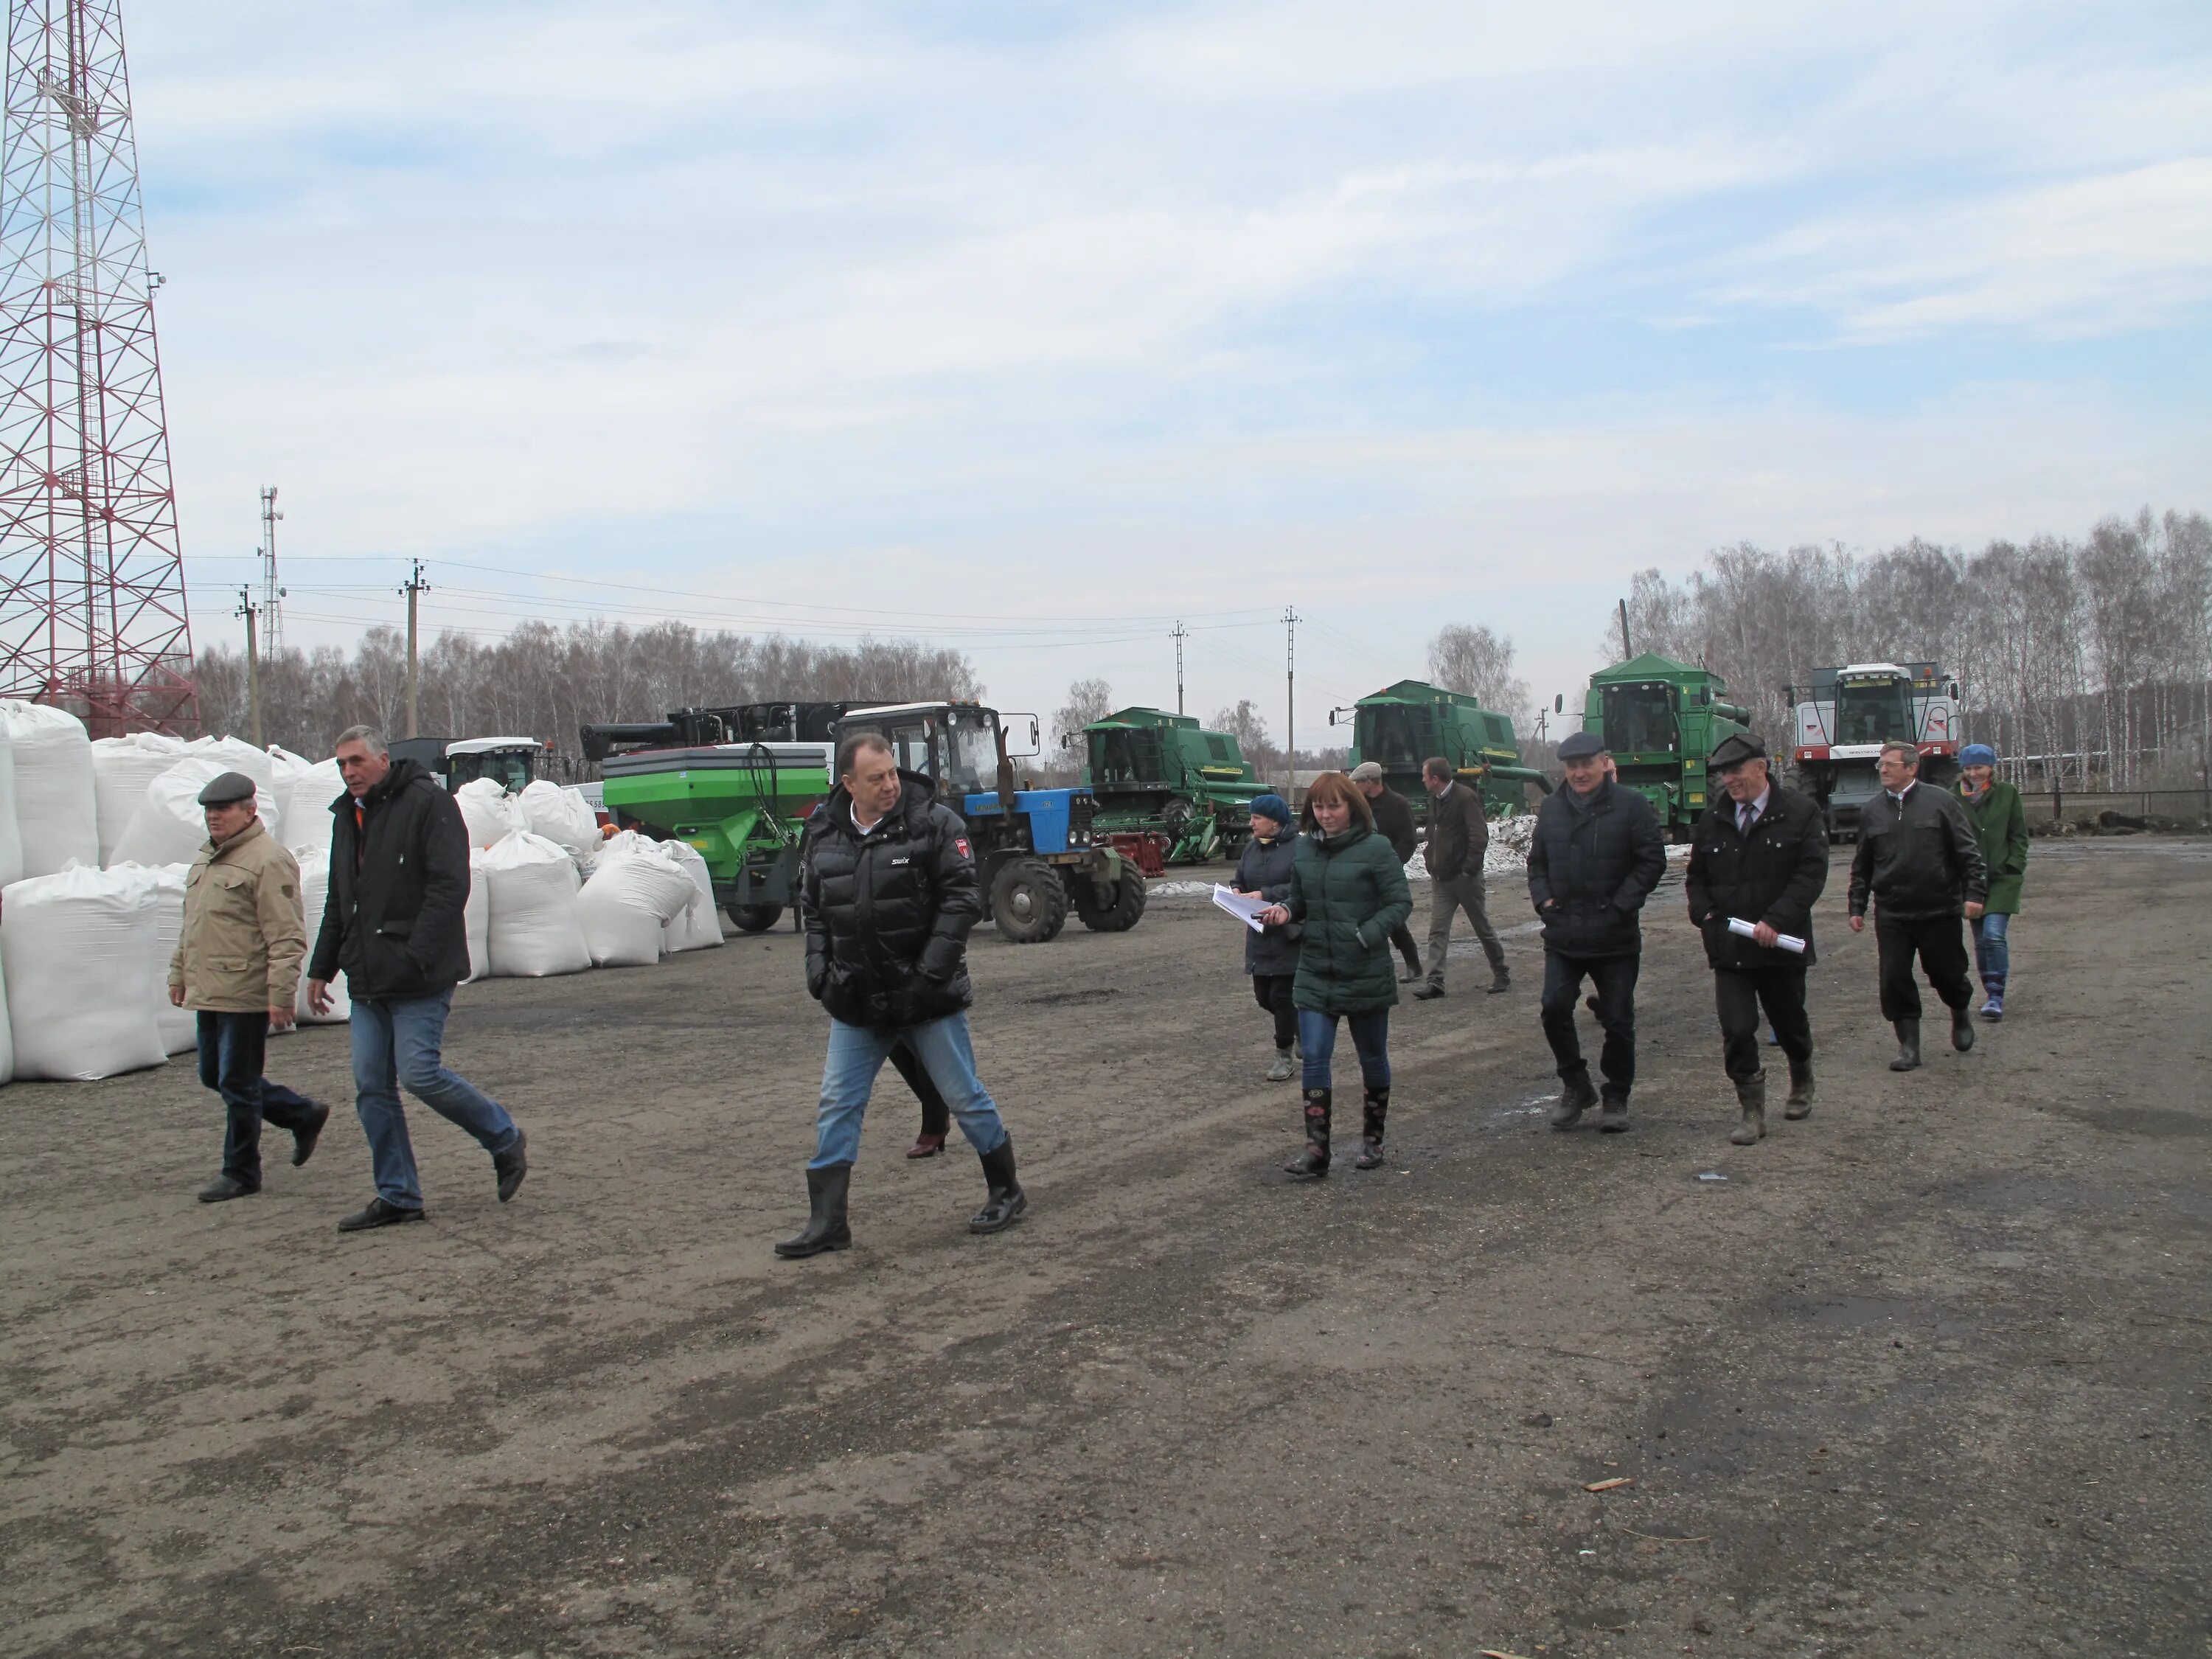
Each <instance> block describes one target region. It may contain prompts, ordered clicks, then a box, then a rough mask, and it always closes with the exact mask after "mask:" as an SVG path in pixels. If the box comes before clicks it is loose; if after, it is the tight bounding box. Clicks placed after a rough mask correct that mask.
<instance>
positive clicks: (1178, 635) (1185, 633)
mask: <svg viewBox="0 0 2212 1659" xmlns="http://www.w3.org/2000/svg"><path fill="white" fill-rule="evenodd" d="M1189 637H1190V629H1188V628H1185V627H1184V626H1183V625H1182V623H1180V622H1178V623H1176V625H1175V642H1176V714H1182V642H1183V641H1185V640H1187V639H1188V638H1189Z"/></svg>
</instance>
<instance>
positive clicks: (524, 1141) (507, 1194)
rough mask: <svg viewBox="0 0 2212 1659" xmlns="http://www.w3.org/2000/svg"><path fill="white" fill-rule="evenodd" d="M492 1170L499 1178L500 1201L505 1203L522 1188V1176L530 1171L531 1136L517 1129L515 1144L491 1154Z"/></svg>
mask: <svg viewBox="0 0 2212 1659" xmlns="http://www.w3.org/2000/svg"><path fill="white" fill-rule="evenodd" d="M491 1170H492V1174H493V1175H495V1176H497V1177H498V1178H499V1201H500V1202H501V1203H502V1204H504V1203H506V1202H507V1200H509V1199H510V1198H513V1196H514V1195H515V1194H517V1193H519V1192H520V1191H521V1190H522V1178H523V1176H526V1175H528V1174H529V1173H530V1137H529V1136H527V1135H526V1134H524V1133H522V1131H521V1130H520V1129H519V1128H518V1129H517V1130H515V1132H514V1145H513V1146H510V1147H508V1148H507V1150H506V1151H505V1152H494V1153H493V1154H492V1155H491Z"/></svg>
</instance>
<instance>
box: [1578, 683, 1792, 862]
mask: <svg viewBox="0 0 2212 1659" xmlns="http://www.w3.org/2000/svg"><path fill="white" fill-rule="evenodd" d="M1727 691H1728V685H1727V683H1726V682H1725V681H1723V679H1722V678H1721V677H1720V676H1719V675H1717V674H1716V673H1714V672H1712V671H1711V670H1710V669H1705V668H1699V667H1697V666H1695V665H1692V664H1690V663H1686V662H1676V661H1675V660H1674V659H1673V658H1672V657H1662V656H1661V655H1659V654H1658V653H1656V652H1652V651H1647V652H1645V653H1644V654H1643V655H1641V656H1638V657H1632V658H1630V659H1628V660H1627V661H1626V662H1625V663H1621V664H1620V665H1618V666H1616V667H1613V668H1607V669H1602V670H1601V671H1598V672H1597V673H1595V674H1593V675H1591V676H1590V683H1589V693H1588V694H1587V696H1585V697H1584V699H1583V730H1584V731H1585V732H1592V733H1595V735H1596V736H1597V737H1599V738H1602V739H1603V740H1604V743H1605V746H1606V747H1607V749H1608V750H1611V751H1612V754H1613V765H1614V766H1615V768H1617V769H1618V770H1619V772H1620V781H1621V782H1623V783H1624V784H1626V785H1627V786H1628V787H1630V788H1631V789H1633V790H1635V791H1636V792H1637V793H1639V794H1641V795H1642V796H1643V797H1644V799H1646V800H1648V801H1650V803H1651V810H1652V811H1655V812H1656V813H1657V814H1658V815H1659V822H1660V823H1661V825H1662V827H1663V828H1664V829H1666V831H1667V834H1668V838H1669V839H1670V840H1674V841H1677V842H1683V841H1687V840H1688V839H1689V838H1690V835H1691V832H1692V830H1693V829H1695V828H1696V825H1697V822H1698V819H1699V817H1700V816H1702V815H1703V813H1704V812H1705V775H1706V774H1707V773H1708V772H1709V771H1710V770H1711V766H1712V753H1713V750H1715V749H1717V747H1719V745H1720V744H1721V743H1722V741H1723V739H1724V738H1730V737H1733V736H1735V734H1736V733H1737V732H1742V731H1745V730H1747V728H1748V726H1749V722H1750V720H1751V715H1750V714H1749V712H1748V711H1747V710H1746V709H1743V708H1738V707H1737V706H1736V705H1735V703H1732V702H1723V701H1722V698H1723V696H1725V695H1726V694H1727ZM1564 701H1565V700H1564V699H1560V700H1558V701H1555V702H1554V703H1553V708H1560V707H1561V703H1563V702H1564ZM1561 712H1565V711H1564V709H1562V710H1561Z"/></svg>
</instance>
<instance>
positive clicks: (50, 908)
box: [0, 761, 168, 1079]
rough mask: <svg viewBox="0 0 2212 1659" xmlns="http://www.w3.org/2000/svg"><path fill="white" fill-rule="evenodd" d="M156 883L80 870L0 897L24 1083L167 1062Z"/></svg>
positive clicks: (151, 875) (0, 949)
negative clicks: (159, 1021) (158, 1000)
mask: <svg viewBox="0 0 2212 1659" xmlns="http://www.w3.org/2000/svg"><path fill="white" fill-rule="evenodd" d="M87 765H88V767H89V761H88V763H87ZM155 880H156V878H155V872H153V871H151V870H144V869H134V868H122V869H115V870H95V869H94V868H93V867H92V866H89V865H86V864H77V865H73V866H70V868H69V869H66V870H64V871H61V872H58V873H57V874H54V875H48V876H34V877H31V878H27V879H25V880H22V881H19V882H17V883H16V884H15V885H14V886H12V887H10V888H9V889H8V890H7V892H6V894H5V895H4V896H0V968H4V972H5V976H6V980H7V985H8V990H9V998H8V1024H9V1031H10V1032H11V1034H12V1035H13V1036H14V1039H15V1075H16V1076H17V1077H19V1078H76V1079H94V1078H103V1077H112V1076H113V1075H115V1074H116V1073H118V1072H135V1071H137V1070H138V1069H140V1068H141V1067H142V1066H159V1065H161V1064H162V1063H164V1061H166V1060H167V1058H168V1055H167V1050H166V1049H165V1048H164V1047H163V1046H162V1041H161V1030H160V1029H159V1028H158V1027H157V1026H156V1024H155V1018H154V1007H155V997H156V996H157V995H160V996H162V997H164V998H166V995H167V991H166V987H167V980H168V963H167V960H166V959H164V958H163V957H161V915H160V911H161V905H160V902H159V900H158V898H157V896H156V894H155Z"/></svg>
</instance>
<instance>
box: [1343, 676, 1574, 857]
mask: <svg viewBox="0 0 2212 1659" xmlns="http://www.w3.org/2000/svg"><path fill="white" fill-rule="evenodd" d="M1343 714H1350V715H1351V716H1352V765H1354V766H1358V765H1359V764H1360V763H1363V762H1364V761H1373V762H1374V763H1376V765H1378V766H1380V767H1381V768H1382V769H1383V782H1384V783H1386V784H1388V785H1389V787H1391V788H1392V789H1395V791H1397V793H1400V794H1401V795H1403V796H1404V797H1405V798H1406V799H1407V800H1408V801H1410V802H1412V803H1413V810H1414V814H1415V817H1416V818H1417V819H1418V820H1419V821H1421V822H1424V823H1425V822H1426V819H1427V814H1428V807H1429V795H1428V791H1427V790H1425V789H1424V788H1423V787H1421V763H1422V762H1423V761H1425V760H1426V759H1427V758H1428V757H1430V756H1431V755H1441V756H1443V757H1444V759H1446V760H1447V761H1449V762H1450V763H1451V766H1452V769H1453V770H1454V771H1455V773H1457V774H1458V775H1459V777H1460V780H1461V781H1462V782H1463V783H1465V784H1467V785H1468V787H1469V788H1473V789H1479V790H1480V791H1481V792H1482V803H1483V807H1484V810H1485V811H1487V812H1488V813H1489V814H1490V816H1491V817H1501V816H1504V815H1506V814H1509V813H1514V812H1522V811H1527V810H1528V805H1527V801H1528V795H1527V791H1526V790H1525V789H1524V788H1523V787H1522V786H1524V785H1526V784H1531V783H1533V784H1534V785H1535V786H1536V787H1538V788H1539V789H1542V790H1547V791H1548V790H1549V789H1550V787H1551V783H1550V781H1549V780H1548V779H1547V778H1546V777H1545V775H1543V774H1542V773H1541V772H1539V771H1537V770H1535V769H1533V768H1531V767H1527V766H1523V765H1522V763H1521V745H1520V744H1518V743H1517V742H1516V741H1515V739H1514V736H1513V722H1512V721H1511V720H1510V719H1508V718H1507V717H1506V716H1505V715H1504V714H1499V713H1498V711H1497V710H1496V709H1493V708H1484V707H1483V706H1482V702H1481V700H1480V698H1476V697H1471V696H1467V695H1465V694H1464V693H1462V692H1458V691H1447V690H1444V689H1443V687H1442V686H1440V685H1431V684H1429V683H1428V682H1427V681H1425V680H1400V681H1398V682H1397V683H1396V684H1395V685H1386V686H1384V687H1383V689H1382V690H1380V691H1377V692H1376V693H1374V694H1373V695H1372V696H1365V697H1362V698H1361V699H1360V700H1359V701H1358V702H1356V703H1354V704H1352V707H1351V708H1349V709H1344V708H1332V709H1331V710H1329V714H1328V723H1329V724H1330V725H1331V726H1334V725H1336V724H1337V723H1338V717H1339V716H1340V715H1343Z"/></svg>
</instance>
